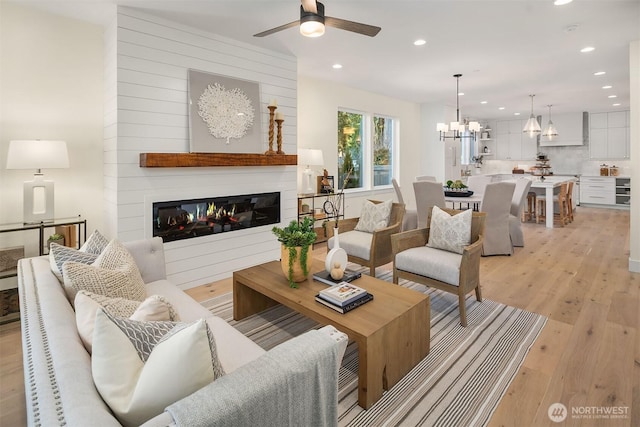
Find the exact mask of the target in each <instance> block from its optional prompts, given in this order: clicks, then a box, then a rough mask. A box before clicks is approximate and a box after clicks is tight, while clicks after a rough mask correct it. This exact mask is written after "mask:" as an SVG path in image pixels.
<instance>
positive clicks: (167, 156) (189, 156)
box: [140, 153, 298, 168]
mask: <svg viewBox="0 0 640 427" xmlns="http://www.w3.org/2000/svg"><path fill="white" fill-rule="evenodd" d="M297 164H298V156H297V155H295V154H272V155H267V154H253V153H140V167H141V168H188V167H211V166H288V165H294V166H295V165H297Z"/></svg>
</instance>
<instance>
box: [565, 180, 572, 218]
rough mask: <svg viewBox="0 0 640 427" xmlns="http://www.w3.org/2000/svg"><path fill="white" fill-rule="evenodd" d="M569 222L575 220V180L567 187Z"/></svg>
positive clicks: (567, 214)
mask: <svg viewBox="0 0 640 427" xmlns="http://www.w3.org/2000/svg"><path fill="white" fill-rule="evenodd" d="M566 216H567V219H568V220H569V221H568V222H573V181H569V186H568V187H567V212H566Z"/></svg>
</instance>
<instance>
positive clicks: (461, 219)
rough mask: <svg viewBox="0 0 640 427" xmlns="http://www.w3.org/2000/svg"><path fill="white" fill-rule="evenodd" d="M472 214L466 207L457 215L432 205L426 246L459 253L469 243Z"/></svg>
mask: <svg viewBox="0 0 640 427" xmlns="http://www.w3.org/2000/svg"><path fill="white" fill-rule="evenodd" d="M472 214H473V211H472V210H471V209H467V210H466V211H465V212H462V213H459V214H457V215H450V214H449V213H447V212H445V211H443V210H442V209H440V208H439V207H437V206H434V207H433V210H432V213H431V225H430V228H431V230H430V231H429V242H428V243H427V246H429V247H430V248H434V249H442V250H445V251H449V252H455V253H457V254H461V253H462V252H463V250H464V247H465V246H468V245H469V244H470V243H471V218H472Z"/></svg>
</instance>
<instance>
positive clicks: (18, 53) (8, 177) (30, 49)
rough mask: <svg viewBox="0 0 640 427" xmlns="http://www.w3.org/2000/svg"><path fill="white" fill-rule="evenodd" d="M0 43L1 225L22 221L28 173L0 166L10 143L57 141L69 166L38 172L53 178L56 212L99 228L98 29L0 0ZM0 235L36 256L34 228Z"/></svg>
mask: <svg viewBox="0 0 640 427" xmlns="http://www.w3.org/2000/svg"><path fill="white" fill-rule="evenodd" d="M0 43H1V45H0V223H11V222H19V223H21V222H22V219H23V215H22V187H23V184H22V183H23V182H24V181H30V180H31V179H33V173H34V172H35V171H34V170H7V169H6V168H5V167H6V155H7V149H8V146H9V141H11V140H14V139H61V140H64V141H66V142H67V148H68V152H69V164H70V167H69V168H68V169H49V170H43V172H44V174H45V179H52V180H53V181H54V182H55V214H56V217H58V218H61V217H71V216H77V215H78V214H81V215H82V216H83V217H85V218H87V221H88V228H89V230H91V229H93V228H99V227H100V226H101V224H102V174H101V173H100V171H101V169H102V144H101V141H102V116H103V114H102V80H103V73H102V60H103V52H102V27H100V26H97V25H92V24H88V23H86V22H82V21H77V20H73V19H69V18H64V17H60V16H57V15H52V14H48V13H44V12H39V11H37V10H34V9H31V8H29V7H23V6H19V5H16V4H15V3H7V2H2V3H0ZM51 232H53V230H51ZM0 239H2V241H1V242H0V247H3V246H10V245H13V244H14V243H15V244H23V243H24V244H26V245H27V246H30V248H29V249H30V250H33V251H36V253H35V254H36V255H37V244H35V245H32V243H33V242H34V241H36V240H37V232H36V233H35V234H34V233H33V232H31V233H20V234H16V233H12V234H11V235H10V234H2V235H0ZM13 239H15V240H16V241H14V240H13ZM21 241H22V242H21ZM29 254H31V255H33V254H34V253H33V252H29Z"/></svg>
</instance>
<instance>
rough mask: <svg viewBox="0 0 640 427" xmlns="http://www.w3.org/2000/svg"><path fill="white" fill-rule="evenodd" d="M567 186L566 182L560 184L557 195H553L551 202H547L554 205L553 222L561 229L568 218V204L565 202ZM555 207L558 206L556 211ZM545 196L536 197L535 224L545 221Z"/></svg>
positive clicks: (567, 221)
mask: <svg viewBox="0 0 640 427" xmlns="http://www.w3.org/2000/svg"><path fill="white" fill-rule="evenodd" d="M568 187H569V186H568V185H567V183H566V182H563V183H562V184H560V190H559V191H558V194H554V196H553V200H550V201H548V202H549V203H553V204H554V209H553V212H554V213H553V221H554V222H556V221H557V222H558V223H559V224H560V226H561V227H564V226H565V225H566V224H568V223H569V217H568V216H567V214H566V213H567V211H568V202H567V189H568ZM555 205H558V208H557V209H556V207H555ZM546 212H547V196H546V195H539V196H538V206H537V207H536V223H538V222H540V221H542V222H543V223H544V222H546V220H547V214H546Z"/></svg>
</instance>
